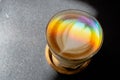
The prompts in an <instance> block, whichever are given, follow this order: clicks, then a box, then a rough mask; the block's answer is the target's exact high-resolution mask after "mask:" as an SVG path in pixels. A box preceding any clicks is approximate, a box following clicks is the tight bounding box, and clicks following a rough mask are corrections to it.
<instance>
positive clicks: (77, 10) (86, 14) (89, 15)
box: [45, 9, 104, 61]
mask: <svg viewBox="0 0 120 80" xmlns="http://www.w3.org/2000/svg"><path fill="white" fill-rule="evenodd" d="M70 11H72V12H77V13H81V14H82V15H83V16H88V17H90V18H92V19H93V20H94V21H96V23H97V24H98V25H99V27H100V29H101V30H100V31H101V42H100V45H99V47H98V48H97V49H96V51H94V52H93V53H92V54H89V55H88V56H85V57H82V58H81V57H79V58H77V59H75V58H74V59H73V58H67V60H75V61H76V60H83V61H84V59H85V60H88V59H90V58H91V57H93V56H94V55H95V54H97V53H98V51H99V50H100V49H101V47H102V45H103V41H104V34H103V28H102V26H101V24H100V22H99V21H98V20H97V19H96V18H95V17H94V16H92V15H91V14H90V13H88V12H86V11H83V10H79V9H66V10H61V11H59V12H57V13H55V14H54V15H53V16H52V17H51V18H50V20H49V21H48V23H47V26H46V30H45V35H46V41H47V44H48V47H49V49H50V50H51V51H52V52H53V53H54V54H55V55H56V56H58V57H61V58H63V59H66V57H64V56H61V55H60V54H57V53H56V51H54V49H53V48H52V47H51V46H50V44H49V41H48V38H47V29H48V25H49V23H50V22H51V21H52V20H53V19H54V18H55V17H56V16H58V15H60V14H61V13H64V12H70Z"/></svg>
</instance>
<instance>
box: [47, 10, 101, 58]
mask: <svg viewBox="0 0 120 80" xmlns="http://www.w3.org/2000/svg"><path fill="white" fill-rule="evenodd" d="M46 38H47V42H48V46H49V48H50V50H51V51H52V52H53V53H55V54H56V55H59V56H61V57H64V58H67V59H76V60H77V59H83V58H86V57H87V58H88V57H89V58H90V57H92V56H93V55H94V54H96V53H97V52H98V50H99V49H100V47H101V45H102V42H103V31H102V27H101V25H100V24H99V22H98V21H97V20H96V19H95V17H93V16H91V15H90V14H89V13H87V12H84V11H80V10H64V11H61V12H58V13H57V14H55V15H54V16H53V17H52V18H51V19H50V21H49V23H48V25H47V28H46Z"/></svg>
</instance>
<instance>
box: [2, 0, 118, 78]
mask: <svg viewBox="0 0 120 80" xmlns="http://www.w3.org/2000/svg"><path fill="white" fill-rule="evenodd" d="M81 1H84V2H81ZM86 2H90V4H91V5H94V8H95V9H96V10H95V9H94V8H93V7H91V6H90V5H88V4H86ZM105 5H106V3H105V2H104V1H101V0H100V1H97V0H95V2H93V1H89V0H0V80H93V79H96V80H97V79H98V77H99V78H100V79H102V78H103V79H104V78H105V77H106V78H107V77H110V76H106V75H105V74H108V73H110V70H111V69H109V68H111V67H110V66H111V65H118V63H115V61H117V60H115V61H114V60H113V59H114V58H113V57H116V56H113V54H112V53H113V52H115V50H113V48H112V45H115V44H112V40H111V39H113V38H114V39H115V37H116V36H114V37H111V36H113V35H114V34H117V31H116V33H114V32H113V34H112V33H111V32H112V30H114V28H112V25H113V24H112V23H115V22H112V20H113V19H116V17H111V16H112V15H114V14H112V13H111V14H109V15H107V12H109V11H110V10H109V7H108V6H110V4H107V5H108V6H105ZM65 9H80V10H84V11H87V12H89V13H90V14H91V15H93V16H97V17H98V18H99V20H100V23H101V24H102V26H103V27H104V28H103V31H104V32H105V36H107V39H108V40H106V38H105V40H104V41H106V42H104V44H103V47H102V49H101V50H100V52H98V54H97V55H96V56H95V57H94V58H93V61H92V62H91V64H90V65H89V66H88V68H87V69H86V70H85V71H83V72H81V73H79V74H76V75H73V76H66V75H61V74H58V73H56V72H55V71H54V70H53V69H52V68H51V67H50V66H49V65H48V64H47V62H46V59H45V53H44V52H45V51H44V50H45V45H46V40H45V28H46V25H47V23H48V21H49V20H50V18H51V17H52V16H53V15H54V14H55V13H57V12H59V11H61V10H65ZM111 10H113V11H114V9H111ZM116 11H117V10H116ZM98 13H99V14H100V15H99V14H98ZM116 15H117V14H116ZM109 16H110V17H111V18H112V19H111V18H110V17H109ZM108 23H109V24H108ZM110 26H111V27H110ZM116 26H117V25H116ZM108 28H109V29H108ZM110 34H112V35H111V36H110ZM108 46H109V47H108ZM110 50H111V51H110ZM116 52H117V51H116ZM108 53H110V54H108ZM114 55H115V54H114ZM116 55H117V53H116ZM115 59H117V58H115ZM112 68H114V67H112ZM115 68H117V67H115ZM115 68H114V70H113V71H115V70H116V69H115ZM101 73H102V74H101ZM103 73H104V74H103Z"/></svg>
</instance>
